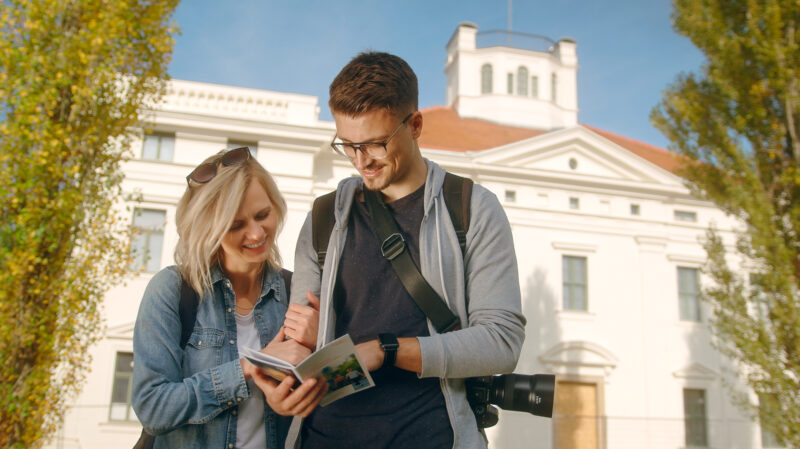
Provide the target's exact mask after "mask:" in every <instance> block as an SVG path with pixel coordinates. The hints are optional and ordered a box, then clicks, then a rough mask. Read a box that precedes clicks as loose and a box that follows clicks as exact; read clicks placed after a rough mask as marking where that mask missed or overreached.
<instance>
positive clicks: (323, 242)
mask: <svg viewBox="0 0 800 449" xmlns="http://www.w3.org/2000/svg"><path fill="white" fill-rule="evenodd" d="M335 200H336V191H335V190H334V191H333V192H330V193H326V194H325V195H322V196H321V197H319V198H317V199H315V200H314V205H313V206H311V241H312V243H313V245H314V250H315V251H316V252H317V263H318V264H319V268H320V270H321V269H322V268H323V267H324V265H325V254H326V253H327V252H328V241H330V239H331V232H333V222H334V215H333V207H334V202H335Z"/></svg>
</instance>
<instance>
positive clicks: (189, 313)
mask: <svg viewBox="0 0 800 449" xmlns="http://www.w3.org/2000/svg"><path fill="white" fill-rule="evenodd" d="M199 302H200V298H199V297H198V296H197V292H196V291H194V289H193V288H192V286H191V285H189V283H188V282H186V280H184V279H183V278H181V302H180V304H179V305H178V313H179V314H180V316H181V349H183V348H185V347H186V343H187V342H188V341H189V336H190V335H192V330H193V329H194V321H195V320H196V319H197V305H198V304H199Z"/></svg>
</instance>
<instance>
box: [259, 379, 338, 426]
mask: <svg viewBox="0 0 800 449" xmlns="http://www.w3.org/2000/svg"><path fill="white" fill-rule="evenodd" d="M253 381H254V382H255V384H256V385H257V386H258V388H260V389H261V391H263V392H264V396H265V397H266V399H267V404H269V406H270V408H271V409H272V410H273V411H274V412H275V413H277V414H279V415H283V416H300V417H303V418H305V417H306V416H308V415H310V414H311V412H313V411H314V409H315V408H316V407H317V405H319V401H321V400H322V397H323V396H325V393H327V392H328V383H327V382H325V381H322V380H320V379H314V378H312V379H306V380H305V382H303V383H302V384H300V386H299V387H297V388H295V389H294V390H292V386H293V385H294V383H295V381H296V380H295V378H294V377H292V376H288V377H286V378H285V379H283V380H282V381H281V382H280V383H278V382H277V381H275V379H273V378H271V377H269V376H267V375H265V374H264V373H262V372H260V371H258V372H257V373H256V374H255V375H254V376H253Z"/></svg>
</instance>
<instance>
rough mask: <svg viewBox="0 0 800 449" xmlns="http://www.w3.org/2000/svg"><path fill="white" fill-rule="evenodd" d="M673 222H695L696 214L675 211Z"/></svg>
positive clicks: (686, 211)
mask: <svg viewBox="0 0 800 449" xmlns="http://www.w3.org/2000/svg"><path fill="white" fill-rule="evenodd" d="M675 220H676V221H691V222H695V221H697V214H696V213H695V212H689V211H688V210H676V211H675Z"/></svg>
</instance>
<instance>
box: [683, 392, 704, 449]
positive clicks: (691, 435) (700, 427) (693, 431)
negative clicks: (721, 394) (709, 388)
mask: <svg viewBox="0 0 800 449" xmlns="http://www.w3.org/2000/svg"><path fill="white" fill-rule="evenodd" d="M683 418H684V430H685V432H686V446H689V447H708V432H707V429H706V425H707V424H706V391H705V390H693V389H689V388H686V389H684V390H683Z"/></svg>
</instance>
